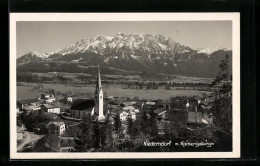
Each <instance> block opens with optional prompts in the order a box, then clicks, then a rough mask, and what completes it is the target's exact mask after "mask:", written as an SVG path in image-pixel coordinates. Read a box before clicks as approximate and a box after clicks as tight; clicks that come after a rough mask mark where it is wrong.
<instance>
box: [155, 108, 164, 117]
mask: <svg viewBox="0 0 260 166" xmlns="http://www.w3.org/2000/svg"><path fill="white" fill-rule="evenodd" d="M154 113H155V114H156V115H157V116H158V118H159V119H165V117H166V110H164V109H157V110H155V111H154Z"/></svg>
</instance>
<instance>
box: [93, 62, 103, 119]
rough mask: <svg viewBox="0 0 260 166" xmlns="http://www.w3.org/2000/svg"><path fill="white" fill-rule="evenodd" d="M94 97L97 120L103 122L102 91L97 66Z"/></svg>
mask: <svg viewBox="0 0 260 166" xmlns="http://www.w3.org/2000/svg"><path fill="white" fill-rule="evenodd" d="M94 97H95V112H97V113H98V120H103V119H105V116H104V113H103V91H102V87H101V78H100V71H99V66H98V75H97V84H96V89H95V93H94Z"/></svg>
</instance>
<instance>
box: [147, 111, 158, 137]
mask: <svg viewBox="0 0 260 166" xmlns="http://www.w3.org/2000/svg"><path fill="white" fill-rule="evenodd" d="M150 115H151V116H150V118H149V120H148V124H149V128H150V130H149V132H150V133H149V134H150V135H151V136H153V137H154V138H156V137H157V136H158V126H157V122H156V115H155V113H154V112H153V111H152V112H151V113H150Z"/></svg>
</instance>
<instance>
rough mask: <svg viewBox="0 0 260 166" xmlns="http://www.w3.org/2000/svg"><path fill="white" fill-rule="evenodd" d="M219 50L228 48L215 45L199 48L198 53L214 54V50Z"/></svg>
mask: <svg viewBox="0 0 260 166" xmlns="http://www.w3.org/2000/svg"><path fill="white" fill-rule="evenodd" d="M218 50H224V51H228V49H227V48H224V47H213V48H207V47H206V48H198V49H197V52H198V53H204V54H212V53H213V52H216V51H218Z"/></svg>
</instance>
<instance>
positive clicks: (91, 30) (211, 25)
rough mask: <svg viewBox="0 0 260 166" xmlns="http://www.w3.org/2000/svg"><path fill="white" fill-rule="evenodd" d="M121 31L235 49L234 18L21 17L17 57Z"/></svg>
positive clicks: (192, 46) (196, 44) (17, 33)
mask: <svg viewBox="0 0 260 166" xmlns="http://www.w3.org/2000/svg"><path fill="white" fill-rule="evenodd" d="M118 32H123V33H151V34H161V35H164V36H165V37H171V38H172V39H173V40H174V41H176V42H178V43H180V44H182V45H185V46H189V47H190V48H193V49H196V48H205V47H208V48H213V47H224V48H228V49H232V22H231V21H125V22H124V21H116V22H115V21H99V22H97V21H96V22H94V21H78V22H75V21H52V22H51V21H29V22H26V21H21V22H17V25H16V35H17V36H16V43H17V57H20V56H22V55H24V54H26V53H28V52H30V51H38V52H40V53H48V52H51V51H55V50H59V49H63V48H66V47H68V46H70V45H72V44H74V43H75V42H76V41H78V40H80V39H83V38H86V39H88V38H92V37H95V36H97V35H106V36H115V35H116V34H117V33H118Z"/></svg>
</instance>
